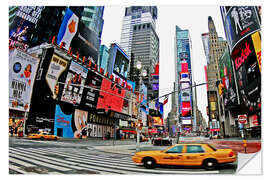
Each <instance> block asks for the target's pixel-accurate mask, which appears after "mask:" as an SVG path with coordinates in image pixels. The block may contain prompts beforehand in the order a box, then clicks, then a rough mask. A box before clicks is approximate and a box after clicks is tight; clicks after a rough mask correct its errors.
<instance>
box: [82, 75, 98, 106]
mask: <svg viewBox="0 0 270 180" xmlns="http://www.w3.org/2000/svg"><path fill="white" fill-rule="evenodd" d="M101 82H102V77H101V76H100V75H99V74H97V73H95V72H93V71H90V70H89V71H88V76H87V79H86V82H85V85H86V86H90V87H93V88H95V89H92V88H84V90H83V94H82V100H81V105H82V106H84V107H86V108H90V109H96V106H97V102H98V97H99V91H98V89H100V86H101Z"/></svg>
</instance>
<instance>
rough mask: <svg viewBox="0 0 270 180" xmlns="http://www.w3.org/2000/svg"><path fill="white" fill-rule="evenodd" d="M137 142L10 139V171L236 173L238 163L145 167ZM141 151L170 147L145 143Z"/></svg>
mask: <svg viewBox="0 0 270 180" xmlns="http://www.w3.org/2000/svg"><path fill="white" fill-rule="evenodd" d="M135 144H136V142H135V141H134V140H133V141H112V140H110V141H104V140H94V139H90V140H76V139H69V140H67V139H66V140H65V139H62V140H59V141H40V140H28V139H19V138H15V137H13V138H9V174H128V175H129V174H130V175H132V174H234V173H235V171H236V168H237V162H235V163H232V164H227V165H222V166H220V167H218V168H217V169H216V170H212V171H206V170H204V169H203V168H201V167H182V166H158V167H157V168H155V169H145V168H144V167H143V166H141V165H136V164H135V163H133V162H132V160H131V156H132V154H134V152H135ZM140 147H141V150H158V149H159V150H161V149H164V148H166V147H159V146H152V145H151V144H149V143H142V144H141V146H140Z"/></svg>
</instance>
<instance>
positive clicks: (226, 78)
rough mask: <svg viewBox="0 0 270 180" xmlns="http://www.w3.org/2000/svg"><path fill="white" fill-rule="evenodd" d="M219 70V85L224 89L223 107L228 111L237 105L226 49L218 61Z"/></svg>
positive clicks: (230, 62) (229, 59)
mask: <svg viewBox="0 0 270 180" xmlns="http://www.w3.org/2000/svg"><path fill="white" fill-rule="evenodd" d="M219 69H220V78H221V83H222V84H223V87H224V95H223V99H224V106H225V108H226V109H228V108H231V107H234V106H236V105H237V104H238V101H237V92H236V86H235V77H234V73H233V67H232V59H231V56H230V53H229V50H228V49H226V50H225V51H224V54H223V55H222V56H221V58H220V59H219Z"/></svg>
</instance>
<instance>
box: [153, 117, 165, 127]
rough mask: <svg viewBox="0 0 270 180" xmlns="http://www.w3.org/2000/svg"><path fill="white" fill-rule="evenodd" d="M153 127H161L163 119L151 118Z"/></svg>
mask: <svg viewBox="0 0 270 180" xmlns="http://www.w3.org/2000/svg"><path fill="white" fill-rule="evenodd" d="M153 120H154V126H163V119H162V118H161V117H153Z"/></svg>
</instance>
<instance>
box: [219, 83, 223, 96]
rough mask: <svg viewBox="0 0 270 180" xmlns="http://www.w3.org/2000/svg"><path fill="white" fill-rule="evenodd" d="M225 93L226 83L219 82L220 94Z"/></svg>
mask: <svg viewBox="0 0 270 180" xmlns="http://www.w3.org/2000/svg"><path fill="white" fill-rule="evenodd" d="M223 93H224V85H223V84H222V83H219V85H218V94H219V95H222V94H223Z"/></svg>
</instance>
